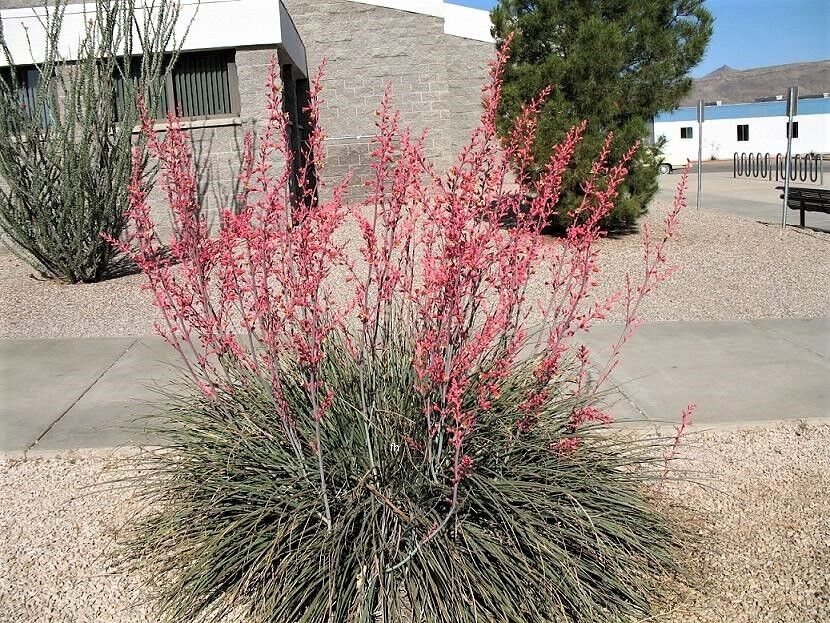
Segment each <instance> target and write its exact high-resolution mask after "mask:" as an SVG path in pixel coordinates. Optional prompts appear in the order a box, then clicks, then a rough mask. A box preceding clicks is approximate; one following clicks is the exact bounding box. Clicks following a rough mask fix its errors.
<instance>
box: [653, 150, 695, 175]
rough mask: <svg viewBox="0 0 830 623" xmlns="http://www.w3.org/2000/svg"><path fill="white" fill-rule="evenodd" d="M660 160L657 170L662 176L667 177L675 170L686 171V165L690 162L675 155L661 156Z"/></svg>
mask: <svg viewBox="0 0 830 623" xmlns="http://www.w3.org/2000/svg"><path fill="white" fill-rule="evenodd" d="M659 158H660V164H659V165H658V166H657V170H658V171H659V172H660V175H667V174H668V173H671V172H672V171H674V170H675V169H685V168H686V165H687V164H688V163H689V162H690V161H689V159H688V158H684V157H683V156H676V155H673V154H661V155H660V156H659ZM695 162H697V159H695Z"/></svg>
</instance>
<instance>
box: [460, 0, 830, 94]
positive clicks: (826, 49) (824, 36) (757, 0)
mask: <svg viewBox="0 0 830 623" xmlns="http://www.w3.org/2000/svg"><path fill="white" fill-rule="evenodd" d="M451 1H452V2H453V3H454V4H462V5H465V6H471V7H475V8H477V9H487V10H489V9H492V8H493V7H494V6H495V5H496V4H497V2H496V1H495V0H451ZM635 1H636V0H635ZM705 4H706V8H708V9H709V11H710V12H711V13H712V15H714V17H715V32H714V34H713V35H712V39H711V40H710V42H709V48H708V50H707V52H706V56H705V57H704V59H703V61H702V62H701V63H700V64H699V65H698V66H697V67H695V68H694V69H692V71H691V74H692V76H693V77H695V78H699V77H700V76H704V75H706V74H708V73H709V72H711V71H714V70H715V69H717V68H718V67H721V66H723V65H729V66H730V67H732V68H733V69H750V68H752V67H766V66H768V65H782V64H784V63H797V62H799V61H818V60H825V59H830V0H706V3H705Z"/></svg>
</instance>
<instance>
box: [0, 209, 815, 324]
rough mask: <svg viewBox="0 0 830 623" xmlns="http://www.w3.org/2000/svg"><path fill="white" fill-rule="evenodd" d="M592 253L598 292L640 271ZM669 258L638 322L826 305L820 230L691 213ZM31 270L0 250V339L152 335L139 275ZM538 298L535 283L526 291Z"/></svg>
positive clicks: (636, 263)
mask: <svg viewBox="0 0 830 623" xmlns="http://www.w3.org/2000/svg"><path fill="white" fill-rule="evenodd" d="M666 209H667V204H665V203H660V202H655V203H654V204H653V205H652V208H651V211H650V213H649V215H648V216H647V217H646V218H645V219H644V222H648V223H650V225H651V227H652V229H653V231H659V227H660V224H661V221H662V218H663V216H664V215H665V211H666ZM600 248H601V262H600V263H601V267H602V269H603V270H602V272H601V273H600V275H599V279H600V282H601V283H600V287H599V289H598V291H597V294H598V295H601V296H604V295H606V294H608V293H609V292H610V291H612V290H613V289H615V288H618V287H619V286H621V285H622V283H623V279H624V276H625V273H626V272H631V273H632V274H639V273H641V272H642V257H641V256H642V249H641V244H640V238H639V236H637V235H629V236H622V237H619V238H615V239H608V240H604V241H602V243H601V246H600ZM670 261H671V262H672V263H675V264H679V265H680V266H681V267H682V269H681V271H680V272H679V273H677V274H676V275H674V276H673V278H672V279H671V280H670V281H669V282H667V283H665V284H663V286H661V289H660V290H659V291H658V292H657V293H656V294H655V295H653V296H652V297H651V298H649V299H648V300H647V301H646V303H645V306H644V308H643V310H642V312H643V313H642V315H643V320H645V321H655V320H739V319H749V318H808V317H821V316H825V315H827V310H828V309H830V235H828V234H822V233H816V232H810V231H802V230H798V229H794V228H790V229H788V230H786V231H785V232H784V233H783V234H782V233H781V232H780V230H779V229H778V228H777V227H775V226H771V225H763V224H760V223H756V222H754V221H751V220H747V219H742V218H739V217H735V216H729V215H723V214H719V213H715V212H710V211H706V210H701V211H700V212H696V211H695V210H694V208H693V207H691V208H688V209H687V210H686V212H685V214H684V215H683V217H682V219H681V234H680V237H679V239H678V240H677V241H676V244H675V245H674V247H673V248H672V249H671V251H670ZM32 272H33V270H32V269H31V268H29V267H28V266H27V265H26V264H24V263H23V262H22V261H20V260H19V259H17V258H16V257H14V256H12V255H11V254H9V253H8V252H5V251H4V252H0V310H2V311H0V338H29V337H31V338H48V337H92V336H125V335H147V334H149V333H152V324H153V322H154V321H155V320H157V319H158V316H157V314H156V311H155V309H154V308H153V307H152V306H151V304H150V303H151V297H150V295H149V294H148V293H147V292H145V291H142V290H140V285H141V284H142V282H143V278H142V277H141V276H140V275H132V276H128V277H121V278H118V279H112V280H109V281H104V282H101V283H96V284H81V285H65V284H60V283H55V282H47V281H42V280H37V279H35V278H33V277H32V276H31V274H32ZM533 293H534V292H533V289H532V290H531V295H533ZM542 294H544V286H542V285H539V286H537V287H536V288H535V295H536V296H539V295H542ZM619 319H620V318H619V317H617V316H612V317H611V318H609V320H612V321H613V320H619Z"/></svg>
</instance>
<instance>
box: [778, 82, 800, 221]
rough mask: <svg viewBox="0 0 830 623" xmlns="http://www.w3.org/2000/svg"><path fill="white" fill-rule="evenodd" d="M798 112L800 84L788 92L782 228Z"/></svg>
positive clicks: (785, 215) (785, 213) (784, 218)
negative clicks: (794, 119)
mask: <svg viewBox="0 0 830 623" xmlns="http://www.w3.org/2000/svg"><path fill="white" fill-rule="evenodd" d="M797 114H798V86H794V87H790V90H789V92H788V93H787V156H786V158H785V159H784V204H783V205H782V206H781V229H784V228H785V227H786V226H787V200H788V199H789V197H790V170H791V167H792V157H793V117H795V116H796V115H797Z"/></svg>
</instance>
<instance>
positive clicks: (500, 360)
mask: <svg viewBox="0 0 830 623" xmlns="http://www.w3.org/2000/svg"><path fill="white" fill-rule="evenodd" d="M504 62H505V55H504V53H501V54H500V55H499V56H498V58H497V60H496V61H495V62H494V63H493V65H492V73H491V78H490V81H489V83H488V84H487V85H486V87H485V89H484V93H485V99H484V103H485V106H484V112H483V114H482V122H481V125H480V127H478V128H477V129H476V130H475V131H474V132H473V133H472V136H471V138H470V141H469V143H468V144H467V146H466V147H464V149H463V150H462V151H461V153H460V154H459V156H458V159H457V161H456V164H455V165H454V166H453V167H452V168H451V169H450V170H449V172H448V173H447V174H446V175H441V174H439V172H437V171H436V170H435V168H434V167H433V166H432V165H431V164H430V163H429V162H428V161H427V160H426V158H425V156H424V148H423V143H424V135H423V134H421V135H415V134H413V133H412V132H411V131H410V130H407V129H402V127H401V120H400V115H399V113H398V112H396V111H395V110H394V109H393V107H392V103H391V99H392V94H391V89H388V90H387V93H386V95H385V96H384V98H383V101H382V102H381V105H380V108H379V110H378V112H377V121H376V125H377V136H376V138H375V142H374V150H373V152H372V156H373V170H374V177H373V178H372V179H371V180H370V182H369V183H368V186H369V188H368V191H369V192H368V197H367V199H366V200H365V201H363V202H361V203H360V204H358V205H354V206H349V205H347V203H346V199H345V197H346V191H347V186H348V180H344V181H343V182H341V183H340V184H338V185H337V186H335V187H334V188H333V189H328V188H325V187H324V186H323V183H322V181H321V180H322V179H323V177H324V176H322V175H320V173H321V172H323V167H324V153H323V152H324V144H325V141H324V139H325V137H324V134H323V131H322V129H321V126H320V124H319V111H320V109H321V84H322V74H318V75H317V77H316V78H315V79H314V80H313V82H312V88H311V94H310V106H309V108H308V110H307V111H306V113H307V114H308V116H309V122H310V125H311V128H312V131H311V133H310V137H309V139H308V143H307V144H306V145H305V146H304V148H303V149H304V150H305V153H304V157H303V158H300V159H295V158H293V154H291V153H290V149H289V142H288V141H287V138H286V136H287V134H286V132H287V127H286V116H285V113H284V112H283V108H282V103H281V100H280V88H279V78H278V76H279V72H278V66H277V64H276V61H274V63H273V66H272V70H271V74H270V79H269V82H268V85H267V87H268V94H269V99H268V111H269V123H268V126H267V128H265V130H264V132H263V133H262V135H261V136H260V138H259V141H258V142H257V141H255V140H254V139H253V138H252V137H249V138H248V140H247V142H246V157H245V160H244V166H243V173H242V179H241V187H242V193H241V195H240V197H239V198H238V201H237V205H236V207H235V209H228V210H226V211H224V212H223V213H222V215H221V228H220V230H219V231H218V233H217V234H215V235H211V233H210V231H209V228H208V227H207V225H206V224H205V222H204V220H203V218H202V211H201V210H200V209H199V207H200V206H199V202H198V196H197V192H196V184H195V181H194V179H195V177H194V176H195V171H194V166H193V162H192V159H191V154H190V152H189V149H188V141H187V139H186V136H185V134H184V132H183V131H182V130H181V129H180V128H179V127H178V126H177V125H176V123H175V121H174V120H171V124H170V130H169V131H168V132H167V133H166V135H165V136H164V137H161V136H159V135H157V134H154V133H152V132H151V131H150V127H149V122H147V121H145V125H146V128H145V132H146V136H147V141H148V145H149V150H150V153H151V154H152V155H153V156H154V157H155V158H157V159H158V161H159V162H160V174H159V180H160V183H161V184H162V187H163V190H164V191H165V193H166V195H167V198H168V200H169V204H170V207H171V208H172V213H173V215H174V224H173V225H174V226H173V230H174V237H173V239H172V240H171V241H170V242H169V243H165V244H162V241H161V240H159V237H158V235H157V233H156V229H155V223H154V222H153V220H152V218H151V214H150V207H149V205H148V203H147V193H148V190H149V189H148V187H147V184H146V183H145V181H144V179H143V177H142V166H141V165H142V163H141V158H140V157H137V158H136V163H135V166H134V169H133V177H132V183H131V187H130V202H129V210H128V214H127V215H128V218H129V220H130V222H131V224H132V227H131V230H130V231H131V235H130V237H129V238H128V239H127V240H124V241H117V240H114V239H113V240H112V242H113V243H114V244H115V245H116V246H117V248H119V249H120V250H121V251H124V252H127V253H130V254H131V255H132V256H133V258H134V259H135V261H136V262H137V263H138V265H139V266H140V267H141V268H142V270H143V271H144V272H145V274H146V275H147V278H148V283H147V287H148V288H149V289H150V291H151V292H152V293H153V295H154V297H155V303H156V305H157V307H158V308H159V309H160V310H161V312H162V315H163V318H164V321H163V323H162V324H160V325H159V326H158V327H157V328H158V331H159V333H161V335H163V336H164V338H165V339H166V340H167V341H168V342H169V343H170V344H171V346H172V347H173V348H175V349H176V350H177V351H178V352H179V353H181V355H182V365H183V367H184V369H185V370H186V372H187V377H186V379H185V381H184V385H183V386H181V388H180V389H181V391H172V392H171V393H170V395H169V404H168V405H167V411H166V414H165V416H163V418H162V419H161V421H160V422H159V423H158V424H157V426H156V428H155V430H156V432H157V433H158V435H159V438H160V439H161V441H162V449H161V450H160V451H158V452H151V453H150V454H149V455H146V456H143V457H142V469H141V470H140V472H139V474H140V475H139V476H138V478H137V481H136V484H137V486H138V487H139V488H140V490H141V491H142V492H143V495H144V496H145V498H146V499H147V501H148V502H149V504H148V511H147V512H146V513H145V514H144V515H142V516H141V517H140V518H138V519H137V520H136V524H135V526H134V531H133V532H132V533H131V537H130V538H129V539H128V541H129V542H128V545H127V550H126V553H127V561H128V562H131V563H134V564H135V565H137V566H138V568H139V569H140V570H143V571H144V572H145V573H146V574H147V575H146V577H148V578H150V580H151V583H152V584H153V585H154V587H155V589H156V590H157V598H158V606H159V609H160V612H161V613H162V615H163V616H165V617H166V618H167V619H168V620H171V621H191V620H194V619H196V618H198V617H199V616H207V617H214V616H216V617H221V616H223V615H225V614H229V613H240V612H241V613H244V614H246V615H247V616H249V617H250V618H251V620H255V621H273V622H286V621H309V622H311V621H321V622H322V621H338V622H341V621H348V622H352V621H355V622H357V621H361V622H367V623H368V622H369V621H376V620H382V621H413V622H414V621H428V622H439V621H440V622H446V623H458V622H466V621H470V622H472V621H481V620H487V621H496V620H497V621H509V622H516V623H519V622H526V621H622V620H631V618H634V617H642V616H646V615H648V614H649V613H650V612H651V610H652V605H653V602H654V600H655V598H656V597H657V596H659V593H660V590H661V582H660V580H661V579H662V577H663V574H665V573H672V572H675V571H677V565H676V563H675V555H676V547H677V545H678V533H677V530H675V529H674V527H673V526H672V524H671V523H670V522H669V521H668V520H667V519H666V518H665V517H663V516H662V515H661V514H660V513H659V512H658V511H657V509H656V507H655V506H654V505H653V503H652V502H651V498H650V494H649V492H648V490H647V485H648V482H649V481H650V480H651V479H654V480H660V478H661V477H663V476H664V471H663V465H662V458H663V456H662V453H661V452H660V450H661V448H660V447H659V446H658V447H655V446H653V445H651V444H650V443H645V442H634V441H630V440H628V441H625V440H623V439H621V438H619V437H618V436H616V435H613V434H605V431H600V429H602V428H603V427H604V426H605V425H606V424H608V423H609V422H610V421H611V418H610V416H609V415H608V414H606V413H604V412H603V411H602V410H601V408H600V406H601V405H600V402H599V395H598V391H599V389H600V387H601V385H602V384H603V383H604V382H605V381H606V380H607V378H608V375H609V373H610V371H611V370H612V369H613V368H614V366H615V365H616V362H617V360H618V357H619V352H620V347H621V346H622V344H623V343H624V342H625V341H627V340H628V339H629V338H630V337H631V335H632V333H633V331H634V329H635V328H636V326H637V324H638V315H637V312H638V308H639V306H640V303H641V301H642V300H643V297H645V296H646V295H647V294H648V293H649V292H650V291H651V290H653V288H654V287H655V286H656V285H658V284H659V283H660V282H661V281H662V280H663V279H665V278H667V277H668V275H669V274H670V273H671V271H672V268H671V267H669V265H668V264H667V260H666V248H667V243H668V241H669V240H670V239H671V237H672V236H673V234H674V232H675V230H676V227H677V222H678V214H679V212H680V210H681V208H682V207H683V205H684V199H683V189H684V185H685V179H684V180H683V182H681V186H680V188H679V190H678V195H677V198H676V200H675V202H674V206H673V208H672V209H671V210H670V212H669V214H668V216H667V218H666V222H665V230H664V231H663V232H662V234H661V235H660V236H659V238H655V237H653V236H652V235H651V234H650V233H649V232H648V231H647V230H646V235H645V237H644V251H643V257H644V267H643V272H642V274H641V275H640V277H639V278H634V277H631V278H629V279H628V280H627V281H626V282H625V283H624V284H621V287H620V289H619V290H618V291H617V292H616V293H615V294H613V295H612V296H610V297H607V298H603V299H601V300H594V296H593V292H594V287H595V285H596V277H597V275H596V273H597V257H598V250H597V248H596V245H595V243H596V242H597V240H598V239H599V238H601V237H602V235H603V232H602V230H601V228H600V222H601V220H602V218H603V216H604V215H605V214H607V212H608V210H609V209H610V208H611V206H612V205H613V202H614V199H615V196H616V189H617V187H618V185H619V183H620V181H621V180H622V179H623V178H624V176H625V172H626V166H627V160H628V158H630V155H631V153H633V151H634V148H632V151H631V152H630V153H629V154H628V155H627V156H626V159H624V160H623V161H622V162H620V163H616V164H609V163H607V162H606V157H607V151H608V145H609V144H610V139H609V142H608V143H607V144H606V149H605V150H603V152H602V153H601V154H599V156H598V159H597V162H596V163H595V165H594V167H593V168H592V170H591V175H590V177H589V179H587V180H586V181H585V183H584V185H583V188H584V192H585V201H584V202H583V203H582V205H581V206H580V207H579V208H578V209H577V210H575V211H574V212H573V213H572V214H571V215H570V217H571V219H572V221H573V225H572V226H571V227H570V228H569V229H568V232H567V236H566V237H565V238H563V239H562V240H561V241H559V243H558V244H554V245H550V244H541V238H540V235H541V234H540V232H541V230H542V228H543V227H544V225H545V224H546V223H547V222H548V221H549V217H550V215H551V213H552V212H553V211H554V210H556V209H557V198H558V194H559V189H560V187H561V183H562V175H563V171H564V170H565V168H566V167H567V165H568V163H569V160H570V158H571V155H572V154H573V151H574V148H575V146H576V144H577V143H578V142H579V140H580V137H581V135H582V132H583V131H584V125H582V126H578V127H575V128H573V129H572V130H571V131H570V132H569V134H568V135H567V137H566V138H565V140H564V141H563V142H562V143H561V144H560V145H559V146H558V147H557V148H556V149H555V150H554V151H553V154H552V156H551V159H550V161H549V163H548V164H547V166H546V169H545V172H544V175H542V176H541V178H539V180H538V183H536V182H531V179H536V177H535V176H533V178H532V177H531V176H530V175H526V174H525V172H526V171H527V167H529V166H530V163H531V154H530V152H529V149H528V146H529V145H531V144H532V140H531V139H532V137H533V135H534V133H535V131H536V123H537V116H538V112H539V109H540V107H541V105H542V103H543V102H544V98H545V97H546V96H547V94H548V93H547V91H546V92H543V93H542V94H540V97H539V98H538V99H537V100H535V101H534V102H532V103H531V104H530V105H528V106H527V107H525V108H524V109H523V111H522V114H521V115H520V116H519V118H518V119H517V121H516V124H515V127H514V131H513V133H512V134H511V135H510V137H509V139H508V140H507V142H506V143H504V144H503V143H502V142H501V141H500V140H499V138H498V137H497V134H496V130H495V117H496V114H497V112H496V111H497V110H498V105H499V97H500V94H501V86H502V82H501V76H502V71H503V67H504ZM295 161H298V162H300V163H302V164H301V166H300V168H299V169H298V170H292V168H291V163H293V162H295ZM279 163H284V166H282V167H281V166H280V165H279ZM292 176H294V179H295V180H296V182H292V181H291V178H292ZM531 183H534V188H532V189H531V188H528V184H531ZM513 184H518V190H515V189H514V190H512V191H511V190H510V189H511V188H514V186H513ZM530 190H533V193H532V195H531V196H532V197H533V199H532V200H529V201H527V200H525V196H526V194H527V193H528V192H529V191H530ZM238 206H241V209H240V208H239V207H238ZM506 221H510V222H511V223H512V226H510V227H506V226H505V225H504V223H505V222H506ZM534 283H536V284H539V283H541V284H543V288H542V291H543V292H544V294H543V295H542V296H541V297H538V296H535V295H532V294H531V292H532V291H535V290H533V289H532V284H534ZM618 306H619V307H622V308H623V309H624V315H625V327H624V329H623V331H622V333H621V336H620V339H619V341H618V342H617V344H616V345H615V346H614V347H613V349H612V352H611V354H610V356H609V358H608V361H607V363H605V365H601V366H599V368H600V373H599V375H598V378H594V380H592V379H591V377H590V375H589V367H590V365H591V361H590V353H589V351H588V349H587V348H585V347H584V346H579V345H578V344H577V343H576V342H575V341H574V338H575V336H576V335H577V334H578V333H579V332H583V331H587V330H588V329H589V328H590V326H591V325H592V323H594V322H595V321H597V320H601V319H603V318H605V317H606V316H607V314H608V313H609V312H610V311H611V310H613V309H614V308H615V307H618ZM188 388H191V390H192V391H191V390H188ZM690 412H691V410H689V412H688V413H689V414H690ZM600 432H602V433H603V434H599V433H600ZM679 434H680V433H678V435H679ZM666 443H667V445H670V444H671V447H672V450H667V451H666V452H667V454H666V457H670V456H673V452H674V449H676V445H674V444H673V440H667V442H666Z"/></svg>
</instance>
